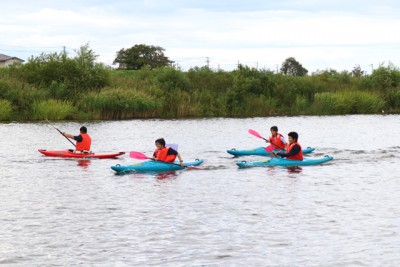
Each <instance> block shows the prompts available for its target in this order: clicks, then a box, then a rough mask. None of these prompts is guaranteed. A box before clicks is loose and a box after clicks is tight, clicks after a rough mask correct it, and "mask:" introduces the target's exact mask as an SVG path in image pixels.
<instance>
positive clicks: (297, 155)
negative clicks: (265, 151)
mask: <svg viewBox="0 0 400 267" xmlns="http://www.w3.org/2000/svg"><path fill="white" fill-rule="evenodd" d="M298 139H299V135H298V134H297V133H296V132H290V133H288V140H289V144H287V146H286V153H285V152H283V151H280V152H277V153H275V152H272V153H273V154H274V155H275V156H276V155H278V156H281V157H284V158H287V159H291V160H303V151H302V149H301V145H300V144H299V143H298V142H297V140H298Z"/></svg>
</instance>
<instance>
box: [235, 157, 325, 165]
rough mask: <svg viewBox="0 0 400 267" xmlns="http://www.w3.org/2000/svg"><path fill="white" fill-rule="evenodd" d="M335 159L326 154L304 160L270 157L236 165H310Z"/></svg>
mask: <svg viewBox="0 0 400 267" xmlns="http://www.w3.org/2000/svg"><path fill="white" fill-rule="evenodd" d="M330 160H333V157H331V156H325V157H323V158H315V159H313V158H304V159H303V160H290V159H284V158H277V157H274V158H270V159H269V160H264V161H249V162H247V161H241V162H237V163H236V165H238V166H239V168H251V167H268V166H309V165H318V164H322V163H325V162H327V161H330Z"/></svg>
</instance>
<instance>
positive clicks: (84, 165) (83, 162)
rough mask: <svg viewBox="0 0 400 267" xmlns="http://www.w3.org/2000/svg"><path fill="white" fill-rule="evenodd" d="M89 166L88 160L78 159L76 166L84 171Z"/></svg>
mask: <svg viewBox="0 0 400 267" xmlns="http://www.w3.org/2000/svg"><path fill="white" fill-rule="evenodd" d="M89 165H90V160H89V159H80V160H78V166H81V167H84V169H87V168H88V167H89Z"/></svg>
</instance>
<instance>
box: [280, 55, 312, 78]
mask: <svg viewBox="0 0 400 267" xmlns="http://www.w3.org/2000/svg"><path fill="white" fill-rule="evenodd" d="M281 73H283V74H285V75H292V76H305V75H307V73H308V70H307V69H305V68H303V66H302V65H301V64H300V63H299V62H297V61H296V59H295V58H294V57H289V58H287V59H286V60H285V61H284V62H283V63H282V67H281Z"/></svg>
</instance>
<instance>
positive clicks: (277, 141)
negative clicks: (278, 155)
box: [266, 126, 287, 150]
mask: <svg viewBox="0 0 400 267" xmlns="http://www.w3.org/2000/svg"><path fill="white" fill-rule="evenodd" d="M270 130H271V136H270V137H269V139H268V141H266V142H267V143H271V145H272V147H273V149H274V150H282V149H285V147H286V144H287V143H286V140H285V137H283V135H281V134H280V133H278V127H277V126H272V127H271V129H270Z"/></svg>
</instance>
